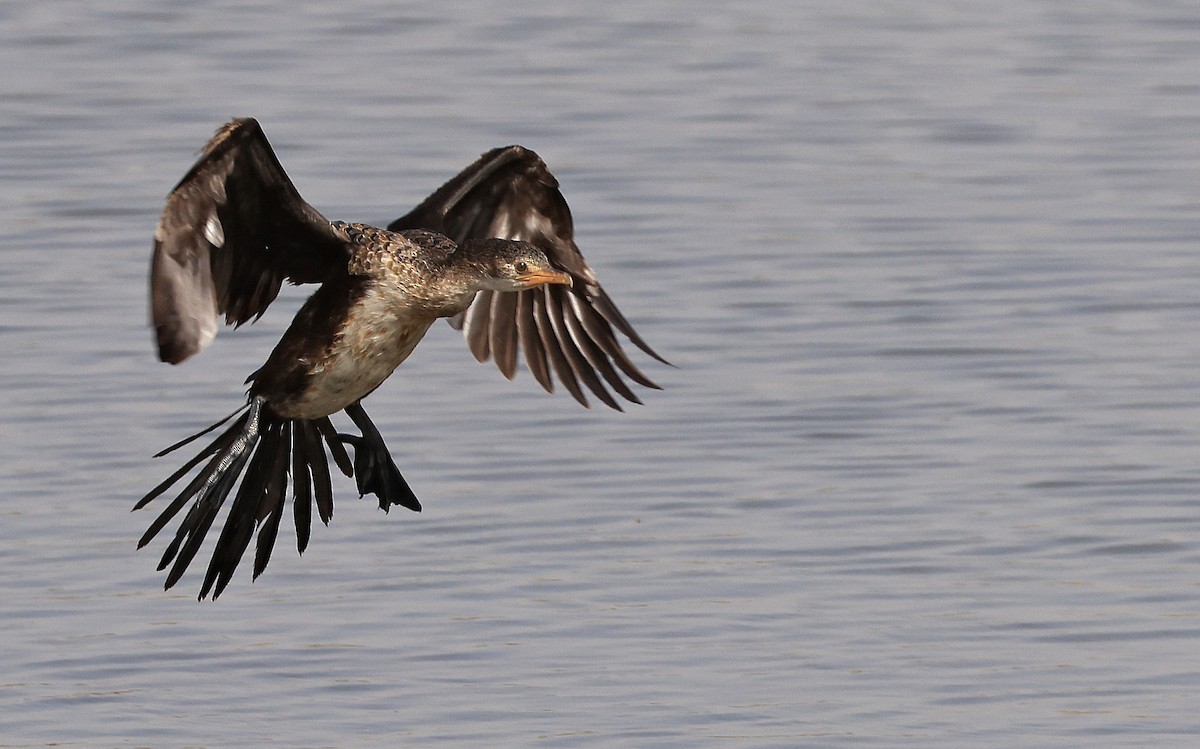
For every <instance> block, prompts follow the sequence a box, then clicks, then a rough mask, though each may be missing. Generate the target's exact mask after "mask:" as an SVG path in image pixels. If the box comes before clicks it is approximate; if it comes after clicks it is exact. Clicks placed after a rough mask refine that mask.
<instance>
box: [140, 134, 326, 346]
mask: <svg viewBox="0 0 1200 749" xmlns="http://www.w3.org/2000/svg"><path fill="white" fill-rule="evenodd" d="M345 266H346V250H345V247H344V245H343V240H341V239H340V238H339V237H338V235H337V234H336V233H334V231H333V230H332V229H331V228H330V226H329V222H328V221H327V220H326V219H325V218H324V217H323V216H322V215H321V214H320V213H318V212H317V211H316V210H314V209H313V207H312V206H310V205H309V204H308V203H306V202H304V199H303V198H301V197H300V193H298V192H297V191H296V188H295V187H294V186H293V185H292V181H291V180H290V179H288V176H287V174H286V173H285V172H284V171H283V167H282V166H280V164H279V159H277V158H276V157H275V152H274V151H272V150H271V144H270V143H268V142H267V138H266V136H265V135H263V131H262V128H261V127H260V126H259V124H258V122H257V121H256V120H253V119H248V118H247V119H237V120H232V121H230V122H229V123H227V124H226V125H224V126H223V127H222V128H221V129H220V130H218V131H217V133H216V135H214V136H213V138H212V140H210V141H209V142H208V143H207V144H206V145H205V146H204V151H203V154H202V155H201V157H200V160H199V161H197V162H196V164H195V165H194V166H193V167H192V168H191V170H190V171H188V173H187V174H186V175H185V176H184V178H183V179H182V180H180V182H179V184H178V185H176V187H175V189H174V190H172V191H171V194H170V195H168V196H167V205H166V207H165V208H164V209H163V213H162V217H161V218H160V219H159V221H158V226H157V228H155V230H154V258H153V260H152V262H151V266H150V305H151V314H152V316H153V321H154V330H155V334H156V337H157V341H158V356H159V358H160V359H162V360H163V361H167V362H170V363H172V364H178V363H179V362H181V361H183V360H184V359H186V358H188V357H189V356H191V355H192V354H195V353H197V352H198V351H200V349H202V348H204V347H205V346H206V345H208V343H209V342H210V341H212V339H213V337H214V336H215V335H216V333H217V326H218V316H219V315H222V314H223V315H225V322H226V323H229V324H231V325H241V324H242V323H244V322H246V321H248V320H252V319H257V318H258V317H259V316H261V315H262V313H263V312H264V311H265V310H266V308H267V306H268V305H269V304H270V303H271V302H272V301H273V300H274V299H275V297H276V295H278V294H279V288H280V286H281V285H282V283H283V280H284V279H285V278H286V279H288V280H290V281H292V282H293V283H317V282H320V281H323V280H325V279H326V278H328V277H329V276H330V275H332V274H334V273H336V272H338V271H339V269H340V270H342V271H344V270H345Z"/></svg>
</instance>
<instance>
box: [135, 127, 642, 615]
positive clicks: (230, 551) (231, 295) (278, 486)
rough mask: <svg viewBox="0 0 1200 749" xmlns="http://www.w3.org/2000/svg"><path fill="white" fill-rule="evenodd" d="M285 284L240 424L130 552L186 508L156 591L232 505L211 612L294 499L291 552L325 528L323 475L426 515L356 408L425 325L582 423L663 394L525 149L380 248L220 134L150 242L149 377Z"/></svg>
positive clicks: (267, 548) (250, 133)
mask: <svg viewBox="0 0 1200 749" xmlns="http://www.w3.org/2000/svg"><path fill="white" fill-rule="evenodd" d="M285 280H286V281H290V282H292V283H297V284H302V283H318V284H320V287H319V288H318V289H317V291H316V292H315V293H314V294H313V295H312V296H311V297H309V299H308V300H307V301H306V302H305V303H304V305H303V306H302V307H301V309H300V311H299V312H298V313H297V314H296V316H295V318H294V319H293V321H292V324H291V325H290V326H289V327H288V329H287V331H286V332H285V333H284V335H283V336H282V338H281V339H280V341H279V343H278V344H277V345H276V346H275V348H274V349H273V350H272V351H271V353H270V355H269V356H268V357H267V360H266V362H265V363H264V364H263V366H262V367H260V368H259V369H258V370H257V371H256V372H254V373H253V374H251V375H250V377H249V378H247V382H249V384H250V387H249V394H248V395H249V403H248V408H247V409H246V412H245V413H243V414H242V415H241V416H239V417H237V418H236V419H235V420H234V422H233V423H232V424H231V425H230V426H228V427H227V428H226V429H225V430H224V431H223V432H221V433H220V434H219V435H218V436H217V437H216V438H215V439H214V440H213V442H212V443H211V444H209V445H208V446H207V447H205V448H204V449H203V450H201V452H200V453H199V454H198V455H197V456H196V457H195V458H193V459H192V460H191V461H189V462H188V463H187V464H186V465H185V466H184V467H183V468H181V469H180V470H178V471H176V472H175V473H174V474H173V475H171V476H170V477H168V478H167V480H165V481H163V482H162V483H161V484H159V485H158V486H157V487H155V488H154V489H153V490H152V491H151V492H149V493H148V494H147V495H146V496H145V497H143V498H142V499H141V500H140V501H139V502H138V503H137V505H136V507H142V506H144V505H146V504H148V503H149V502H151V501H153V500H154V499H155V498H156V497H158V496H159V495H161V494H162V493H164V492H165V491H166V490H167V489H169V488H170V487H171V486H172V485H174V484H175V483H176V482H178V481H179V480H180V479H182V478H183V477H184V476H186V475H188V474H189V473H190V472H191V471H193V470H196V469H197V467H199V468H198V470H197V472H196V474H195V475H194V477H193V478H192V479H191V480H190V481H189V482H188V483H187V484H186V486H185V487H184V488H183V490H182V491H181V492H180V493H179V494H178V495H177V496H176V497H175V499H174V500H172V501H171V502H170V503H169V504H168V505H167V507H165V508H164V509H163V511H162V513H161V514H160V515H159V516H158V518H157V519H156V520H155V521H154V522H153V523H151V525H150V527H149V529H147V531H146V533H145V534H144V535H143V536H142V539H141V541H140V542H139V547H140V546H144V545H145V544H147V543H149V542H150V541H151V540H152V539H153V538H154V537H155V536H156V535H157V534H158V533H159V531H161V530H162V529H163V528H164V527H165V526H166V524H167V523H168V522H170V520H171V519H172V518H174V517H175V516H176V515H177V514H178V513H180V512H181V511H182V510H183V508H184V507H185V506H187V505H188V503H189V502H191V505H190V507H189V509H188V511H187V513H186V514H185V516H184V518H183V520H182V522H181V523H180V525H179V528H178V530H177V532H176V533H175V536H174V538H173V540H172V541H171V542H170V543H169V544H168V546H167V549H166V550H165V552H164V553H163V557H162V560H161V562H160V565H159V569H165V568H166V567H168V566H169V567H170V568H171V569H170V572H169V573H168V575H167V581H166V587H168V588H169V587H171V586H172V585H174V584H175V582H177V581H178V580H179V578H180V576H181V575H182V574H183V572H184V571H185V570H186V569H187V567H188V565H189V564H190V563H191V561H192V559H193V558H194V557H195V555H196V554H197V553H198V551H199V548H200V546H201V544H202V542H203V541H204V538H205V535H206V534H207V533H208V530H209V528H210V526H211V525H212V523H213V522H214V520H215V517H216V515H217V513H218V511H219V509H220V508H221V506H222V504H223V503H224V502H225V500H226V499H227V497H228V496H229V495H230V494H231V493H232V492H233V489H234V487H235V485H236V486H237V492H236V495H235V498H234V500H233V504H232V506H231V508H230V510H229V514H228V517H227V518H226V520H225V523H224V525H223V528H222V530H221V534H220V537H219V538H218V540H217V543H216V546H215V548H214V550H213V555H212V559H211V561H210V563H209V566H208V571H207V573H206V575H205V579H204V583H203V586H202V587H201V593H200V597H201V598H203V597H205V596H207V595H208V594H209V592H210V591H211V592H212V593H213V596H214V597H216V596H217V595H220V593H221V591H222V590H223V589H224V587H225V585H226V584H227V583H228V582H229V579H230V577H231V576H232V574H233V572H234V570H235V569H236V567H237V565H238V563H239V561H240V559H241V557H242V555H243V554H244V553H245V551H246V549H247V548H248V545H249V543H250V540H251V538H253V537H255V536H256V537H257V542H256V551H255V555H254V557H255V560H254V576H255V577H257V576H258V575H259V574H260V573H261V572H262V571H263V569H264V568H265V567H266V564H267V562H268V561H269V559H270V555H271V550H272V548H273V546H274V543H275V538H276V535H277V532H278V529H279V525H280V523H281V518H282V515H283V508H284V505H285V497H286V489H287V487H288V485H289V483H290V484H291V487H292V495H293V498H294V502H293V510H294V518H295V526H296V540H297V548H298V549H299V550H300V551H301V552H302V551H303V550H304V548H305V547H306V546H307V544H308V538H309V528H310V525H311V518H312V507H313V506H314V505H315V507H316V509H317V514H318V515H319V517H320V518H321V520H322V521H324V522H326V523H327V522H329V520H330V518H331V517H332V514H333V493H332V488H331V480H330V471H329V465H328V461H329V459H330V458H332V459H333V461H334V464H335V465H336V466H337V467H338V469H339V470H341V472H342V473H344V474H345V475H347V476H351V477H353V478H354V479H355V481H356V483H357V486H358V490H359V494H360V495H364V494H367V493H371V494H374V495H376V496H377V497H378V499H379V506H380V507H381V508H382V509H384V510H387V509H388V508H389V507H391V506H393V505H401V506H403V507H406V508H408V509H412V510H420V509H421V504H420V502H419V501H418V500H417V498H416V495H415V494H414V493H413V492H412V490H411V489H410V488H409V486H408V484H407V482H406V481H405V480H404V477H403V476H402V475H401V474H400V471H399V470H398V469H397V468H396V465H395V463H394V462H393V461H392V458H391V455H390V453H389V452H388V450H387V447H386V445H385V444H384V442H383V438H382V436H381V434H380V433H379V431H378V429H376V428H375V425H374V424H373V423H372V422H371V420H370V418H369V417H368V416H367V414H366V411H365V410H363V408H362V404H361V400H362V399H363V398H364V397H365V396H367V395H368V394H370V393H371V392H372V391H373V390H375V389H376V388H377V387H379V385H380V384H381V383H382V382H383V381H384V380H385V379H387V377H388V376H389V375H390V374H391V373H392V371H394V370H395V368H396V367H397V366H399V364H400V363H402V362H403V361H404V360H405V359H406V358H407V357H408V356H409V354H411V353H412V351H413V349H414V348H415V347H416V345H417V344H418V343H419V342H420V340H421V338H422V337H423V336H424V335H425V333H426V332H427V331H428V330H429V328H430V326H431V325H432V324H433V322H434V321H436V320H437V319H438V318H439V317H445V318H451V320H452V321H454V322H456V323H457V324H458V325H459V326H460V327H462V328H463V329H464V332H465V333H466V337H467V341H468V344H469V346H470V348H471V351H472V352H473V353H474V354H475V356H476V358H478V359H479V360H480V361H483V360H486V359H488V358H492V359H493V360H494V361H495V363H496V365H497V366H498V367H499V368H500V370H501V372H502V373H503V374H504V375H505V376H506V377H509V378H511V377H512V376H513V375H514V374H515V371H516V363H517V352H518V348H519V350H520V351H521V353H523V354H524V358H525V361H526V363H527V365H528V367H529V370H530V372H531V373H532V374H533V376H534V378H535V379H536V380H537V381H538V382H539V383H540V384H541V385H542V386H543V387H544V388H545V389H546V390H547V391H551V390H553V379H552V375H553V376H554V377H557V378H558V381H559V382H561V383H562V385H563V386H564V387H565V388H566V389H567V391H568V392H570V393H571V395H572V396H573V397H574V398H575V399H576V400H578V401H579V402H580V403H582V404H583V405H585V406H586V405H587V400H586V398H585V396H584V389H585V388H586V389H587V390H588V391H590V392H591V393H592V394H594V395H595V396H596V397H597V398H599V399H600V400H601V401H602V402H604V403H605V404H607V405H609V406H611V407H612V408H616V409H618V410H619V409H620V406H619V405H618V403H617V401H616V400H615V399H614V398H613V396H612V394H611V393H610V392H609V388H611V389H612V390H614V391H615V392H616V393H617V394H618V395H620V396H621V397H623V398H625V399H626V400H628V401H631V402H634V403H640V402H641V401H640V400H638V398H637V396H636V395H634V394H633V392H632V391H631V390H630V388H629V387H628V386H627V385H626V383H625V382H624V379H623V378H624V377H627V378H629V379H630V380H632V381H634V382H637V383H640V384H642V385H644V386H646V387H650V388H657V385H655V384H654V383H653V382H651V381H650V380H649V379H648V378H646V376H645V375H643V374H642V373H641V372H640V371H639V370H638V368H637V367H636V366H635V365H634V364H633V363H632V361H630V359H629V357H628V356H627V355H626V353H625V351H624V350H623V348H622V346H621V343H620V342H619V341H618V338H617V335H616V334H617V333H618V332H619V333H620V334H622V335H624V336H625V337H626V338H627V339H628V340H629V341H630V342H632V343H633V344H634V345H635V346H637V347H638V348H640V349H642V350H643V351H644V352H646V353H647V354H649V355H650V356H652V357H654V358H655V359H659V360H660V361H665V360H663V359H662V358H661V357H660V356H658V354H656V353H655V352H654V351H653V350H652V349H651V348H650V347H649V346H648V345H646V343H645V342H644V341H642V339H641V338H640V337H639V336H638V334H637V333H636V332H635V331H634V330H633V327H632V326H631V325H630V324H629V323H628V321H626V320H625V318H624V316H623V315H622V314H621V313H620V311H619V310H618V309H617V307H616V305H615V304H613V302H612V301H611V300H610V299H609V298H608V295H607V294H606V293H605V292H604V290H603V288H601V287H600V284H599V282H598V281H597V279H596V275H595V273H594V272H593V271H592V269H591V268H590V267H589V266H588V264H587V262H586V261H585V260H584V259H583V256H582V255H581V254H580V253H579V250H578V248H577V247H576V246H575V243H574V240H573V227H572V221H571V215H570V210H569V209H568V208H567V205H566V202H565V201H564V200H563V198H562V195H561V193H560V192H559V190H558V183H557V181H556V180H555V179H554V177H553V176H552V175H551V174H550V172H549V170H547V169H546V166H545V164H544V163H542V161H541V159H540V158H538V156H537V154H535V153H533V152H532V151H529V150H527V149H524V148H521V147H520V146H509V147H507V148H501V149H495V150H493V151H490V152H488V153H486V154H484V155H483V156H482V157H480V159H479V160H478V161H476V162H475V163H474V164H472V165H471V166H469V167H468V168H467V169H465V170H464V171H463V172H462V173H460V174H459V175H457V176H456V177H454V178H453V179H451V180H450V181H449V182H447V183H446V184H445V185H443V186H442V187H441V188H440V189H439V190H437V191H436V192H434V193H433V194H432V195H430V196H429V198H427V199H426V200H425V201H424V202H422V203H421V204H420V205H419V206H417V208H415V209H414V210H412V211H410V212H409V213H408V214H405V215H404V216H402V217H401V218H399V219H397V220H396V221H393V222H392V223H391V224H390V225H389V226H388V228H387V229H379V228H376V227H373V226H368V225H366V224H355V223H343V222H340V221H334V222H330V221H329V220H327V219H326V218H325V217H324V216H322V215H321V214H320V213H318V212H317V211H316V210H315V209H314V208H312V206H310V205H309V204H308V203H306V202H305V201H304V199H303V198H301V197H300V194H299V192H297V190H296V188H295V187H294V186H293V184H292V182H291V180H290V179H289V178H288V176H287V174H286V173H285V172H284V170H283V167H282V166H281V165H280V164H279V160H278V158H277V157H276V156H275V153H274V151H273V150H272V149H271V147H270V144H269V143H268V142H267V140H266V137H265V136H264V135H263V133H262V129H261V128H260V127H259V125H258V123H257V122H256V121H254V120H252V119H239V120H233V121H231V122H230V123H228V124H226V125H225V126H223V127H222V128H221V129H220V130H218V131H217V134H216V135H215V136H214V137H213V138H212V139H211V140H210V141H209V142H208V144H207V145H206V146H205V148H204V151H203V154H202V156H201V158H200V159H199V161H197V162H196V164H195V165H194V166H193V167H192V168H191V169H190V170H189V171H188V173H187V174H186V175H185V176H184V177H183V179H182V180H181V181H180V182H179V184H178V185H177V186H176V187H175V189H174V190H172V191H171V193H170V195H168V197H167V202H166V206H165V207H164V209H163V213H162V217H161V218H160V220H159V222H158V225H157V227H156V228H155V232H154V255H153V260H152V263H151V313H152V318H153V322H154V328H155V337H156V342H157V345H158V352H159V356H160V358H162V359H163V360H164V361H168V362H170V363H172V364H176V363H179V362H182V361H184V360H186V359H187V358H189V357H191V356H193V355H194V354H196V353H197V352H199V351H200V350H201V349H203V348H204V347H205V346H206V345H208V344H209V343H210V342H211V341H212V339H213V337H214V336H215V334H216V331H217V327H218V325H217V321H218V317H219V316H224V318H225V321H226V323H228V324H232V325H241V324H243V323H246V322H250V321H253V320H255V319H257V318H258V317H259V316H261V315H262V313H263V312H264V311H265V310H266V308H267V306H269V305H270V304H271V302H272V301H273V300H274V299H275V297H276V296H277V294H278V293H279V289H280V287H281V285H282V283H283V282H284V281H285ZM338 411H343V412H345V414H346V415H347V416H349V418H350V420H351V421H352V422H353V423H354V425H355V426H357V427H358V429H359V431H360V434H358V435H355V434H345V433H340V432H338V431H337V430H336V428H335V427H334V426H333V423H332V421H331V420H330V417H331V416H332V415H335V414H336V413H337V412H338ZM235 416H236V414H235ZM230 418H233V417H230ZM217 426H220V424H218V425H214V427H212V428H216V427H217ZM212 428H210V429H212ZM208 431H210V430H205V432H202V433H201V435H202V434H205V433H206V432H208ZM201 435H195V436H194V437H191V438H188V439H187V440H184V441H183V442H180V443H178V444H176V445H174V446H172V447H171V448H168V450H166V451H164V452H170V451H171V450H174V449H176V448H178V447H180V446H182V445H184V444H187V443H188V442H190V441H191V440H193V439H195V438H196V437H199V436H201ZM351 450H352V451H353V458H351V456H350V451H351ZM135 509H136V508H135Z"/></svg>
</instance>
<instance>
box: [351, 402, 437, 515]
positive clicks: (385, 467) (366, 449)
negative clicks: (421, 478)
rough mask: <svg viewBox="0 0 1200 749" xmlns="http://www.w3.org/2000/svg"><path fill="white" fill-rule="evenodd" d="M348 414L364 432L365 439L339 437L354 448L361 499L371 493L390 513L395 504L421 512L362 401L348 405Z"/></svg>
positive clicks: (380, 505)
mask: <svg viewBox="0 0 1200 749" xmlns="http://www.w3.org/2000/svg"><path fill="white" fill-rule="evenodd" d="M345 411H346V415H347V416H349V417H350V419H351V421H353V422H354V424H355V426H357V427H358V428H359V429H360V430H361V431H362V436H361V437H359V436H356V435H353V434H341V433H339V434H338V438H339V439H341V440H342V442H345V443H346V444H348V445H350V446H352V447H353V448H354V480H355V482H356V483H357V484H358V496H360V497H362V496H364V495H366V494H367V493H368V492H369V493H371V494H374V495H375V496H376V497H378V498H379V509H381V510H383V511H384V512H387V511H388V509H389V508H390V507H391V506H392V505H400V506H401V507H406V508H408V509H410V510H412V511H413V512H420V511H421V502H420V501H419V500H418V499H417V495H416V494H414V493H413V490H412V489H410V488H409V486H408V482H407V481H405V480H404V476H402V475H400V469H398V468H396V463H395V462H394V461H393V460H392V456H391V454H390V453H389V452H388V449H387V445H385V444H384V443H383V435H382V434H380V433H379V430H378V429H376V428H375V424H374V423H372V421H371V417H369V416H367V412H366V411H365V410H363V407H362V401H355V402H354V403H352V404H350V405H349V406H346V409H345Z"/></svg>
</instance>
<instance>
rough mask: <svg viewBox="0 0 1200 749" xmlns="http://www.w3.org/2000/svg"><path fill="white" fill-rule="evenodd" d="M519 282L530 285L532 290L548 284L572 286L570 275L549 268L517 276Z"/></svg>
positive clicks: (536, 269) (535, 269)
mask: <svg viewBox="0 0 1200 749" xmlns="http://www.w3.org/2000/svg"><path fill="white" fill-rule="evenodd" d="M517 280H518V281H520V282H521V283H523V284H526V285H528V286H529V287H530V288H532V287H534V286H541V285H543V284H548V283H557V284H562V285H564V286H570V285H571V276H570V275H569V274H566V273H561V272H559V271H556V270H550V269H548V268H534V269H533V270H530V271H528V272H527V273H522V274H521V275H520V276H517Z"/></svg>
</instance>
